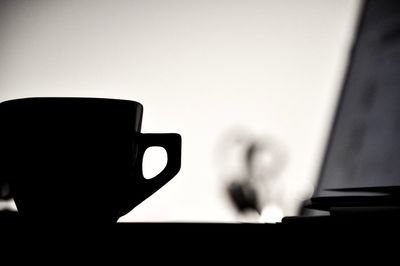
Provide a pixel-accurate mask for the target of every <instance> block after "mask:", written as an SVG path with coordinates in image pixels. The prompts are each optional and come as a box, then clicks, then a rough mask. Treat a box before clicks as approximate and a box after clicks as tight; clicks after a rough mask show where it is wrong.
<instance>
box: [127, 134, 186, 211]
mask: <svg viewBox="0 0 400 266" xmlns="http://www.w3.org/2000/svg"><path fill="white" fill-rule="evenodd" d="M137 134H138V135H137V138H138V150H137V156H136V162H135V165H134V176H135V180H136V181H137V182H140V191H138V192H137V193H134V194H132V195H131V196H132V197H133V198H130V200H129V203H128V202H125V203H126V204H124V206H123V207H122V209H121V212H120V216H122V215H125V214H126V213H128V212H129V211H131V210H132V209H133V208H134V207H136V206H137V205H138V204H139V203H141V202H142V201H144V200H145V199H147V198H148V197H149V196H151V195H152V194H153V193H154V192H156V191H157V190H159V189H160V188H161V187H162V186H164V185H165V184H166V183H168V181H170V180H171V179H172V178H173V177H174V176H175V175H176V174H177V173H178V172H179V170H180V168H181V149H182V139H181V136H180V135H179V134H175V133H168V134H154V133H150V134H142V133H137ZM153 146H159V147H163V148H164V149H165V150H166V151H167V156H168V162H167V165H166V166H165V168H164V169H163V170H162V171H161V172H160V173H159V174H158V175H156V176H155V177H153V178H151V179H145V178H144V176H143V156H144V153H145V151H146V150H147V148H149V147H153Z"/></svg>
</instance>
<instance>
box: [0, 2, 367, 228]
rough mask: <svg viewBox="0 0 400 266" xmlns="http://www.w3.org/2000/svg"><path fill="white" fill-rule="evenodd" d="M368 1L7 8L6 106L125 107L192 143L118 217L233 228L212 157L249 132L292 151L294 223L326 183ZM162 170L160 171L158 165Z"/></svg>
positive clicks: (146, 124)
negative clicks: (88, 102)
mask: <svg viewBox="0 0 400 266" xmlns="http://www.w3.org/2000/svg"><path fill="white" fill-rule="evenodd" d="M358 8H359V0H302V1H298V0H279V1H278V0H276V1H272V0H270V1H267V0H264V1H262V0H201V1H200V0H146V1H144V0H143V1H139V0H137V1H134V0H113V1H111V0H110V1H106V0H101V1H99V0H72V1H44V0H36V1H18V0H17V1H9V0H3V1H2V3H1V10H0V12H1V13H0V34H1V35H0V38H1V39H0V58H1V60H0V99H1V100H6V99H12V98H18V97H30V96H90V97H111V98H125V99H132V100H136V101H139V102H141V103H142V104H143V105H144V108H145V112H144V121H143V127H142V129H143V132H177V133H180V134H181V135H182V137H183V153H182V155H183V157H182V169H181V171H180V173H179V174H178V175H177V176H176V177H175V178H174V179H173V180H172V181H171V182H170V183H168V184H167V185H166V186H165V187H163V188H162V189H161V190H160V191H158V192H157V193H156V194H154V195H153V196H152V197H151V198H149V199H148V200H146V201H145V202H144V203H142V204H141V205H139V206H138V207H137V208H135V209H134V210H133V211H132V212H131V213H129V214H128V215H127V216H125V217H123V218H122V219H121V221H210V222H211V221H226V222H230V221H236V216H235V213H234V211H233V209H232V208H231V206H230V205H229V203H228V202H227V200H226V198H225V197H224V194H223V193H222V185H221V183H222V182H221V178H220V177H219V175H218V163H217V162H216V156H215V150H216V147H217V144H218V141H219V140H220V138H221V136H223V134H224V132H226V130H227V129H228V128H230V127H232V126H237V125H239V126H243V127H246V128H247V129H248V130H250V131H251V132H254V133H255V134H258V135H261V136H263V135H268V136H274V137H276V138H278V139H279V140H281V141H282V142H283V143H284V145H285V146H286V147H287V151H288V154H289V161H288V164H287V166H286V168H285V169H284V172H283V173H282V178H283V179H284V180H285V184H286V185H287V186H286V188H285V191H284V192H283V193H285V194H286V195H289V197H288V200H287V201H286V203H285V205H284V206H283V208H284V214H285V215H293V214H296V212H297V208H298V202H299V200H300V199H302V198H304V197H306V196H307V195H309V194H310V192H311V191H312V186H311V184H313V183H314V182H315V179H316V177H317V174H318V170H319V164H320V162H321V155H322V152H323V149H324V145H325V141H326V137H327V132H328V131H327V130H328V128H329V124H330V119H331V116H332V112H333V107H334V103H335V101H336V96H337V93H338V89H339V88H340V85H341V81H342V75H343V70H344V66H345V64H346V58H347V55H348V48H349V45H350V42H351V37H352V34H353V29H354V25H355V21H356V17H357V14H358ZM154 163H157V162H154Z"/></svg>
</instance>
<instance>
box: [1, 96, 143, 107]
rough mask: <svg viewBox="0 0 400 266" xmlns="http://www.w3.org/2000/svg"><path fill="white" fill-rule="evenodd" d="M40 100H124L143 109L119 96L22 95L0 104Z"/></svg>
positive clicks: (138, 103) (135, 102) (132, 101)
mask: <svg viewBox="0 0 400 266" xmlns="http://www.w3.org/2000/svg"><path fill="white" fill-rule="evenodd" d="M38 100H39V101H42V100H93V101H99V102H100V101H104V102H107V101H108V102H126V103H130V104H136V105H138V106H140V108H141V109H143V105H142V104H141V103H140V102H138V101H134V100H128V99H121V98H106V97H78V96H77V97H75V96H71V97H64V96H60V97H57V96H54V97H53V96H50V97H23V98H14V99H10V100H5V101H3V102H0V104H1V105H3V104H6V105H8V104H12V103H19V102H29V101H38Z"/></svg>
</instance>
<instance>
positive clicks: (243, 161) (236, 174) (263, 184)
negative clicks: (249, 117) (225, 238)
mask: <svg viewBox="0 0 400 266" xmlns="http://www.w3.org/2000/svg"><path fill="white" fill-rule="evenodd" d="M217 154H218V158H217V160H216V164H217V167H218V168H219V172H220V175H221V179H222V180H223V186H224V189H225V190H226V194H227V196H228V200H229V201H230V202H231V203H232V205H233V207H234V208H235V209H236V211H237V212H238V220H239V221H244V222H265V221H268V222H279V221H280V220H281V218H282V217H283V213H284V208H285V206H284V203H285V197H286V196H287V195H286V194H285V192H286V191H285V186H284V185H283V184H284V182H282V179H281V172H282V171H283V169H284V167H285V165H286V163H287V150H286V148H285V147H284V145H283V144H282V143H281V142H280V141H278V140H277V139H274V138H272V137H269V136H267V135H265V134H264V135H261V136H257V135H254V134H251V133H250V132H248V131H246V130H245V129H234V130H230V131H227V132H226V133H225V134H224V135H223V136H222V137H221V140H220V142H219V146H218V147H217Z"/></svg>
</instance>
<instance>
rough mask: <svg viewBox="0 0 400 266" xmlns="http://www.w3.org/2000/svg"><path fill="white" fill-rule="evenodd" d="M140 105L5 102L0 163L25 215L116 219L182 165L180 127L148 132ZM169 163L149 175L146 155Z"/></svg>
mask: <svg viewBox="0 0 400 266" xmlns="http://www.w3.org/2000/svg"><path fill="white" fill-rule="evenodd" d="M142 116H143V106H142V105H141V104H140V103H138V102H134V101H128V100H117V99H102V98H24V99H15V100H10V101H5V102H2V103H1V104H0V122H1V132H0V134H1V138H0V142H1V148H0V153H1V164H2V165H1V168H0V171H1V172H2V175H4V176H5V177H6V178H7V179H8V180H9V182H10V187H11V193H12V196H13V197H14V201H15V203H16V206H17V209H18V213H19V215H20V216H21V219H22V220H24V221H32V222H46V223H47V222H55V223H60V222H61V223H64V222H66V223H78V224H79V223H86V222H88V223H115V222H117V220H118V219H119V218H120V217H121V216H123V215H125V214H126V213H128V212H130V211H131V210H132V209H133V208H135V207H136V206H137V205H138V204H140V203H141V202H143V201H144V200H146V199H147V198H148V197H150V196H151V195H152V194H153V193H155V192H156V191H157V190H159V189H160V188H161V187H163V186H164V185H165V184H166V183H167V182H168V181H170V180H171V179H172V178H173V177H174V176H175V175H176V174H177V173H178V172H179V170H180V165H181V137H180V135H179V134H172V133H171V134H143V133H141V132H140V131H141V123H142ZM151 146H160V147H163V148H164V149H165V150H166V152H167V155H168V162H167V165H166V166H165V168H164V169H163V170H162V171H161V173H159V174H158V175H157V176H155V177H153V178H151V179H145V178H144V176H143V171H142V163H143V155H144V152H145V151H146V149H147V148H148V147H151Z"/></svg>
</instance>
